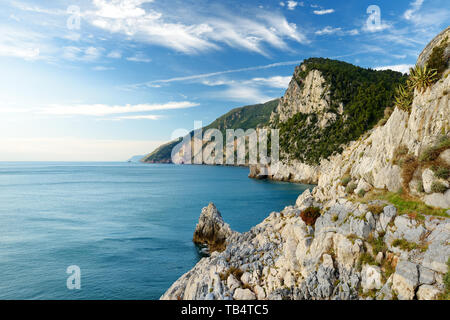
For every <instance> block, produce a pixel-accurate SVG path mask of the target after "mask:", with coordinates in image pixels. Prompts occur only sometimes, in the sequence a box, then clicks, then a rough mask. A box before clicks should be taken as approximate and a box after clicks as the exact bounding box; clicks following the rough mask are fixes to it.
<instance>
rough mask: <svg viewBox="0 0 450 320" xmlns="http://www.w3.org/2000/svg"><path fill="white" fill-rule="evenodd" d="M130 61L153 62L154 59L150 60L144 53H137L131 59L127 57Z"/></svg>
mask: <svg viewBox="0 0 450 320" xmlns="http://www.w3.org/2000/svg"><path fill="white" fill-rule="evenodd" d="M126 59H127V60H128V61H132V62H145V63H148V62H151V61H152V59H150V58H148V57H147V56H146V55H145V54H143V53H142V52H137V53H135V54H134V55H133V56H131V57H127V58H126Z"/></svg>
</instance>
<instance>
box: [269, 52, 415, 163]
mask: <svg viewBox="0 0 450 320" xmlns="http://www.w3.org/2000/svg"><path fill="white" fill-rule="evenodd" d="M303 65H304V66H305V70H304V71H301V72H300V73H299V74H298V75H297V77H296V81H297V83H299V84H300V86H302V82H303V79H305V77H306V75H307V74H308V73H309V72H310V71H311V70H319V71H320V72H321V73H322V75H323V77H324V78H325V80H326V85H327V87H328V88H329V89H330V101H331V105H330V108H329V110H326V111H327V112H329V113H334V114H335V115H336V121H334V122H332V123H330V124H329V125H328V126H326V127H325V128H323V129H319V128H318V126H317V122H318V117H317V115H316V114H304V113H297V114H296V115H294V116H293V117H292V118H290V119H289V120H287V121H286V122H279V123H278V124H277V126H278V127H279V129H280V147H281V150H283V151H289V155H290V158H295V159H299V160H301V161H302V162H305V163H308V164H317V163H319V162H320V160H321V159H324V158H328V157H329V156H331V155H332V154H333V153H335V152H337V153H340V152H342V150H343V144H346V143H348V142H350V141H353V140H357V139H358V138H359V137H360V136H361V135H362V134H363V133H365V132H366V131H367V130H369V129H371V128H373V127H374V126H375V125H376V124H377V123H378V122H379V120H380V119H382V118H383V117H384V111H385V109H386V108H387V107H390V106H392V105H393V104H394V91H395V88H396V87H397V86H398V85H399V84H404V83H405V82H406V78H407V77H406V76H405V75H402V74H401V73H399V72H394V71H390V70H386V71H375V70H371V69H363V68H360V67H357V66H354V65H351V64H349V63H345V62H341V61H336V60H330V59H324V58H311V59H307V60H305V61H304V62H303ZM341 104H342V105H343V106H344V110H343V113H342V114H341V113H340V112H339V107H340V105H341Z"/></svg>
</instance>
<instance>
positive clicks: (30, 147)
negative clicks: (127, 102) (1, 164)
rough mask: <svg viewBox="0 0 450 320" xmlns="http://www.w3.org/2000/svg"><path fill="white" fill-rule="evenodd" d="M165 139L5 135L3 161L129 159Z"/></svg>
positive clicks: (1, 146) (0, 150)
mask: <svg viewBox="0 0 450 320" xmlns="http://www.w3.org/2000/svg"><path fill="white" fill-rule="evenodd" d="M164 142H165V141H154V140H153V141H152V140H148V141H147V140H101V139H84V138H76V137H59V138H48V137H38V138H2V142H1V143H0V161H30V160H32V161H126V160H128V159H129V158H130V157H131V156H133V155H137V154H146V153H148V152H151V151H153V150H154V149H156V148H157V147H158V146H160V145H161V144H162V143H164Z"/></svg>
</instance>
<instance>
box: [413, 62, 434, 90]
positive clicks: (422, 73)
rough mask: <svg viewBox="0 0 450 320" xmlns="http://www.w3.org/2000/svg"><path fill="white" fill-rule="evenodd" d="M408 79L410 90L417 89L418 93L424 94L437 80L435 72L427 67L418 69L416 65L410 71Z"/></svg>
mask: <svg viewBox="0 0 450 320" xmlns="http://www.w3.org/2000/svg"><path fill="white" fill-rule="evenodd" d="M409 79H410V86H411V87H412V88H414V89H417V91H419V92H424V91H425V90H426V89H427V88H428V87H430V86H431V85H432V84H433V83H434V82H435V81H436V80H437V71H436V69H430V68H428V67H427V66H424V67H420V66H418V65H416V66H415V68H414V69H413V68H411V69H410V75H409Z"/></svg>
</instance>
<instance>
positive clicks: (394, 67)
mask: <svg viewBox="0 0 450 320" xmlns="http://www.w3.org/2000/svg"><path fill="white" fill-rule="evenodd" d="M412 67H414V65H412V64H397V65H392V66H384V67H375V68H374V69H375V70H392V71H398V72H401V73H409V69H410V68H412Z"/></svg>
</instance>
